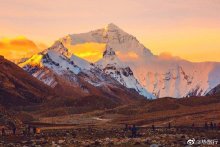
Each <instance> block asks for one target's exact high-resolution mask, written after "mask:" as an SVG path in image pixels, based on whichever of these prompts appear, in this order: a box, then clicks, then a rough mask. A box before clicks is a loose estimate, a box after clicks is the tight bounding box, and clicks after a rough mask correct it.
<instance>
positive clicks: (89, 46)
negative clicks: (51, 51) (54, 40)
mask: <svg viewBox="0 0 220 147" xmlns="http://www.w3.org/2000/svg"><path fill="white" fill-rule="evenodd" d="M66 47H67V48H68V50H69V52H71V53H73V54H74V55H76V56H78V57H81V58H83V59H85V60H87V61H90V62H92V63H94V62H96V61H98V60H99V59H101V58H102V56H103V52H104V50H105V48H106V44H104V43H95V42H89V43H83V44H77V45H73V46H72V45H71V46H66Z"/></svg>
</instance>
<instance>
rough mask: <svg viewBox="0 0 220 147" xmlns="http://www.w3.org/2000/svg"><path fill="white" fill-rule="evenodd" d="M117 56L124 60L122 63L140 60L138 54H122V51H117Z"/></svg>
mask: <svg viewBox="0 0 220 147" xmlns="http://www.w3.org/2000/svg"><path fill="white" fill-rule="evenodd" d="M116 55H117V56H118V57H119V58H120V59H121V60H122V61H127V60H137V59H138V58H139V56H138V54H137V53H135V52H133V51H130V52H127V53H124V52H123V53H122V52H120V51H116Z"/></svg>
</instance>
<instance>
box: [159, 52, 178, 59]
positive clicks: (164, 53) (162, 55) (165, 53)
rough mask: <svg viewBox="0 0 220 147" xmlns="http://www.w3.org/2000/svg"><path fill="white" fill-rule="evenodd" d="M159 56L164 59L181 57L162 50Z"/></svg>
mask: <svg viewBox="0 0 220 147" xmlns="http://www.w3.org/2000/svg"><path fill="white" fill-rule="evenodd" d="M158 57H159V58H160V59H162V60H171V59H180V57H177V56H173V55H172V54H171V53H170V52H162V53H160V54H159V56H158Z"/></svg>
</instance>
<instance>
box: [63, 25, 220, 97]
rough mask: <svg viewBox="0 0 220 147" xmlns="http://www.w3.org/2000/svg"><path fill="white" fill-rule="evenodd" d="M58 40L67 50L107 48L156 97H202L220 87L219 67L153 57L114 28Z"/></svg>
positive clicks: (124, 33)
mask: <svg viewBox="0 0 220 147" xmlns="http://www.w3.org/2000/svg"><path fill="white" fill-rule="evenodd" d="M60 40H61V42H62V43H63V44H64V46H67V47H71V46H72V47H74V46H76V45H79V44H80V45H82V44H86V43H91V42H94V43H100V44H103V43H104V44H106V46H108V47H110V48H112V49H113V50H114V51H115V52H116V54H117V56H118V57H119V59H120V60H121V61H123V62H124V63H125V64H126V65H127V66H129V67H130V68H131V70H132V71H133V74H134V77H135V78H137V80H138V81H139V83H140V84H141V86H143V87H144V88H145V90H148V91H149V92H150V93H153V94H154V95H155V96H156V97H166V96H170V97H177V98H181V97H188V96H194V95H196V96H203V95H206V94H207V93H208V92H209V91H210V90H211V89H213V88H214V87H216V86H217V85H218V84H219V83H220V77H219V73H220V63H214V62H203V63H193V62H189V61H186V60H183V59H180V58H176V57H169V58H163V57H160V56H156V55H153V54H152V53H151V51H150V50H149V49H147V48H146V47H144V46H143V45H142V44H141V43H140V42H139V41H138V40H137V39H136V38H135V37H134V36H132V35H130V34H128V33H126V32H124V31H123V30H122V29H120V28H119V27H117V26H116V25H114V24H109V25H108V26H106V27H105V28H102V29H97V30H94V31H91V32H88V33H81V34H72V35H68V36H66V37H63V38H61V39H60Z"/></svg>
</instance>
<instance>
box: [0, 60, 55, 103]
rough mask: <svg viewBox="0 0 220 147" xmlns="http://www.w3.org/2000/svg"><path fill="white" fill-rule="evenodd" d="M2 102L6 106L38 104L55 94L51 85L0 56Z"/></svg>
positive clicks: (0, 99) (0, 96) (0, 95)
mask: <svg viewBox="0 0 220 147" xmlns="http://www.w3.org/2000/svg"><path fill="white" fill-rule="evenodd" d="M0 69H1V70H0V104H1V105H2V106H4V107H10V106H24V105H29V104H38V103H41V102H43V101H45V100H47V99H50V96H51V95H52V94H53V91H52V89H51V88H50V87H48V86H46V85H44V84H43V83H42V82H40V81H39V80H37V79H36V78H34V77H32V76H30V75H29V74H28V73H26V72H25V71H24V70H22V69H21V68H19V67H18V66H17V65H15V64H14V63H12V62H10V61H8V60H6V59H4V57H2V56H0Z"/></svg>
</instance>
